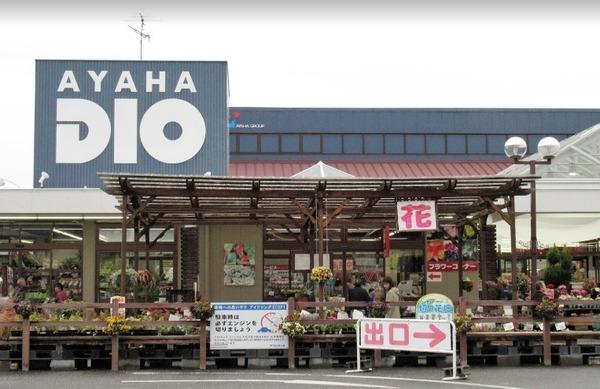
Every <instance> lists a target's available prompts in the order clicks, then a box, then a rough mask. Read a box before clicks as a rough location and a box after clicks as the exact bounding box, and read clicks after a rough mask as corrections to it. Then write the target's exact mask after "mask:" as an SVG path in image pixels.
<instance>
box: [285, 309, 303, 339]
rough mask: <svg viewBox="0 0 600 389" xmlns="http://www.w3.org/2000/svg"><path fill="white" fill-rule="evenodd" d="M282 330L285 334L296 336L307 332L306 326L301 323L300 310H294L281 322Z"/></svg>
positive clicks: (291, 336)
mask: <svg viewBox="0 0 600 389" xmlns="http://www.w3.org/2000/svg"><path fill="white" fill-rule="evenodd" d="M279 328H280V329H281V332H283V334H284V335H286V336H289V337H290V338H294V337H296V336H298V335H302V334H304V333H306V327H305V326H304V325H302V323H300V312H298V311H294V312H292V313H291V314H290V315H288V317H286V318H285V320H284V321H283V322H282V323H281V325H280V327H279Z"/></svg>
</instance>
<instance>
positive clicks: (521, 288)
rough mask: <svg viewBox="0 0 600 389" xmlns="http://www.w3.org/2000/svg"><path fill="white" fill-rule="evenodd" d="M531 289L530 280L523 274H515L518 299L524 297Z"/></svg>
mask: <svg viewBox="0 0 600 389" xmlns="http://www.w3.org/2000/svg"><path fill="white" fill-rule="evenodd" d="M530 287H531V278H530V277H529V276H528V275H527V274H525V273H518V274H517V290H518V292H519V296H520V297H522V298H523V297H525V296H526V295H527V293H529V289H530Z"/></svg>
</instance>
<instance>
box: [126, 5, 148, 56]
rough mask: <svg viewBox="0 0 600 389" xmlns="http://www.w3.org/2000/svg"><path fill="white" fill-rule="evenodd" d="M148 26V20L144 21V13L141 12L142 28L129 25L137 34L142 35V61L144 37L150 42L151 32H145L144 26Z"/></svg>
mask: <svg viewBox="0 0 600 389" xmlns="http://www.w3.org/2000/svg"><path fill="white" fill-rule="evenodd" d="M145 26H146V22H144V15H142V14H141V13H140V29H139V30H138V29H137V28H135V27H132V26H129V28H131V29H132V30H133V31H135V33H136V34H137V35H139V36H140V61H141V60H142V52H143V51H142V50H143V46H144V38H146V39H148V42H150V34H148V33H145V32H144V27H145Z"/></svg>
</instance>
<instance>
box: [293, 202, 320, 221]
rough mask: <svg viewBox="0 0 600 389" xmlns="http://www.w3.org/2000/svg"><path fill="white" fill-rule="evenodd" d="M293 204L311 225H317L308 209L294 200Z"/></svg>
mask: <svg viewBox="0 0 600 389" xmlns="http://www.w3.org/2000/svg"><path fill="white" fill-rule="evenodd" d="M294 204H296V206H297V207H298V209H299V210H300V212H302V214H303V215H304V216H306V217H307V218H308V219H309V220H310V221H311V222H312V223H313V224H317V219H315V217H314V216H313V215H312V212H311V211H310V210H309V209H307V208H306V207H305V206H304V205H302V204H301V203H300V202H299V201H298V200H296V199H294Z"/></svg>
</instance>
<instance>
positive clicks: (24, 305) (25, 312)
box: [15, 300, 33, 319]
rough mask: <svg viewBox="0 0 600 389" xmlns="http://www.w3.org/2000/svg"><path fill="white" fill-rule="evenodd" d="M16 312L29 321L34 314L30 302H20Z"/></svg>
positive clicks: (16, 306)
mask: <svg viewBox="0 0 600 389" xmlns="http://www.w3.org/2000/svg"><path fill="white" fill-rule="evenodd" d="M15 312H16V313H17V315H20V316H21V317H22V318H23V319H29V317H30V316H31V314H32V313H33V305H31V302H30V301H29V300H23V301H20V302H19V303H18V304H16V305H15Z"/></svg>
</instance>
